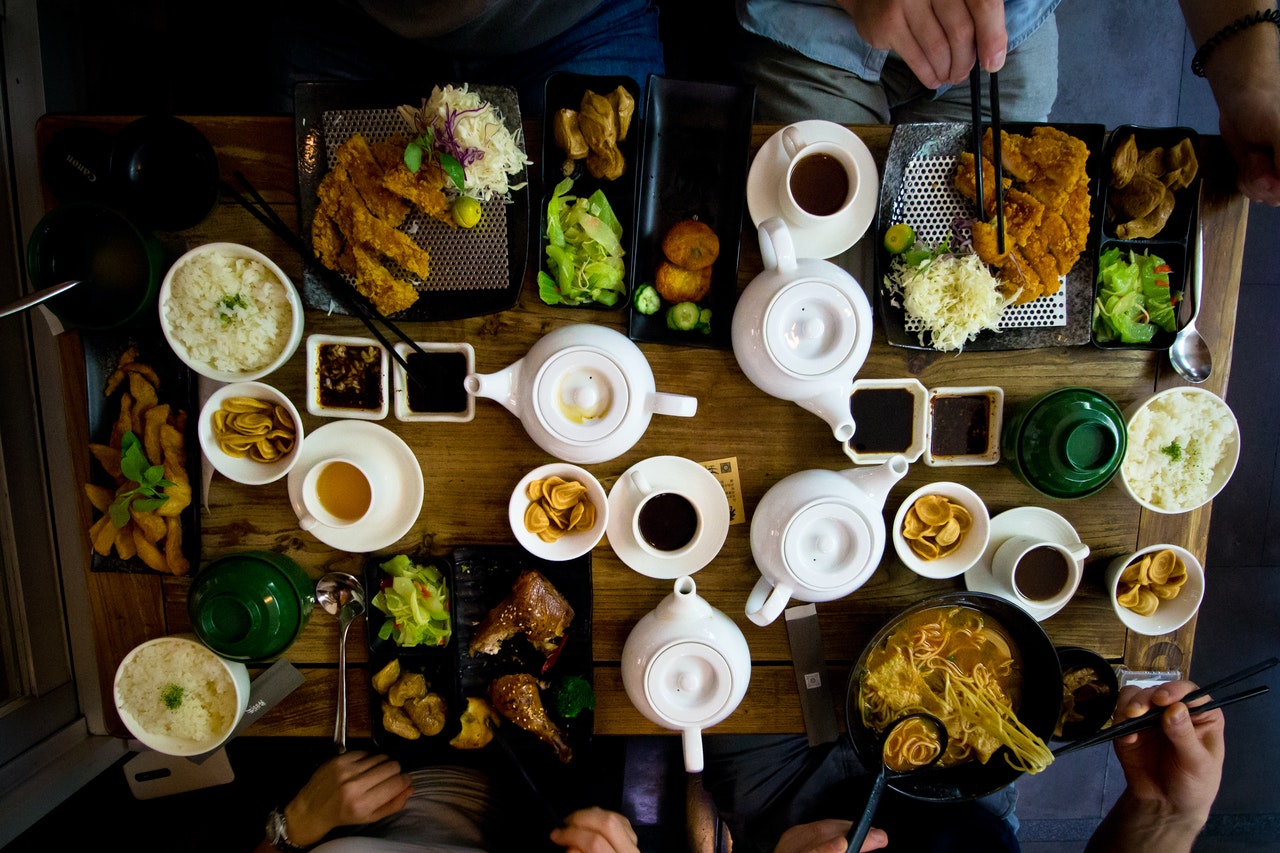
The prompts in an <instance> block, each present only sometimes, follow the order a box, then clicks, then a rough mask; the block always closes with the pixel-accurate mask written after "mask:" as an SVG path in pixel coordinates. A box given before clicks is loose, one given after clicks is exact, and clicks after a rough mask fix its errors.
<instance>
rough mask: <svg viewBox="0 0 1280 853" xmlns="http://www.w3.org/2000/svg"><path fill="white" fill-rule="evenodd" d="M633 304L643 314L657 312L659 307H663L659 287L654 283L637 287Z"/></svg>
mask: <svg viewBox="0 0 1280 853" xmlns="http://www.w3.org/2000/svg"><path fill="white" fill-rule="evenodd" d="M632 304H633V305H635V307H636V310H637V311H639V312H640V313H641V314H657V313H658V309H659V308H661V307H662V297H661V296H659V295H658V291H657V289H656V288H654V286H653V285H652V284H642V285H640V287H638V288H636V293H635V296H634V297H633V298H632Z"/></svg>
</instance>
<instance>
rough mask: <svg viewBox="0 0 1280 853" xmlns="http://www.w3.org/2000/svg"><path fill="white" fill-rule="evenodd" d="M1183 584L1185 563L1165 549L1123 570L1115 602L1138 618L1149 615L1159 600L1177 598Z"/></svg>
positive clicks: (1184, 581)
mask: <svg viewBox="0 0 1280 853" xmlns="http://www.w3.org/2000/svg"><path fill="white" fill-rule="evenodd" d="M1186 582H1187V566H1186V564H1185V563H1184V562H1182V560H1181V559H1180V558H1179V557H1178V555H1177V553H1176V552H1174V551H1173V550H1172V549H1169V548H1165V549H1163V550H1161V551H1155V552H1153V553H1151V554H1146V555H1144V556H1143V557H1142V559H1140V560H1135V561H1133V562H1132V563H1130V564H1129V565H1127V566H1125V567H1124V570H1123V571H1121V572H1120V579H1119V581H1118V582H1117V584H1116V603H1118V604H1119V605H1120V606H1121V607H1127V608H1128V609H1130V610H1132V611H1133V612H1134V613H1137V614H1138V615H1139V616H1151V615H1152V614H1154V613H1155V612H1156V609H1157V608H1158V607H1159V606H1160V602H1161V601H1169V600H1171V599H1174V598H1177V597H1178V593H1179V592H1181V591H1182V587H1183V585H1184V584H1186Z"/></svg>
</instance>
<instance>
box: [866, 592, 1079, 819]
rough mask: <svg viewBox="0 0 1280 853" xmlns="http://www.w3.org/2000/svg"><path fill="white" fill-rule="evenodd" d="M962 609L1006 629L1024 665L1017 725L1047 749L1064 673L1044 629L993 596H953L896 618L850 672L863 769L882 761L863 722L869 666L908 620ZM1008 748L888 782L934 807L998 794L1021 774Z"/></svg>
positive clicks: (877, 741)
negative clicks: (864, 683) (939, 610)
mask: <svg viewBox="0 0 1280 853" xmlns="http://www.w3.org/2000/svg"><path fill="white" fill-rule="evenodd" d="M953 607H961V608H965V609H968V610H974V611H977V612H978V613H979V614H980V615H981V616H982V619H983V623H984V625H990V624H993V623H994V624H995V626H996V627H997V629H1002V630H1003V633H1004V635H1005V636H1006V637H1007V638H1008V641H1009V644H1010V647H1011V648H1012V650H1013V652H1014V659H1015V661H1018V662H1019V671H1020V672H1021V675H1022V684H1021V687H1020V688H1019V690H1018V700H1017V702H1016V707H1015V708H1014V711H1015V712H1016V714H1017V716H1018V719H1019V720H1020V721H1021V722H1022V724H1023V725H1025V726H1026V727H1027V728H1028V729H1030V730H1031V731H1032V732H1034V733H1035V734H1036V735H1037V736H1038V737H1039V738H1040V739H1041V740H1043V741H1044V742H1045V743H1046V744H1047V743H1048V742H1049V738H1050V736H1051V735H1052V734H1053V729H1054V725H1055V724H1056V723H1057V720H1058V713H1059V711H1060V710H1061V705H1062V671H1061V669H1060V668H1059V665H1058V655H1057V652H1056V651H1055V649H1054V647H1053V643H1052V642H1050V640H1049V637H1048V635H1047V634H1045V632H1044V629H1043V628H1041V627H1040V624H1039V623H1038V622H1036V620H1035V619H1033V618H1032V617H1031V616H1029V615H1028V614H1027V613H1026V612H1025V611H1024V610H1022V609H1021V608H1019V607H1017V606H1016V605H1013V604H1010V603H1009V602H1007V601H1005V600H1004V599H1001V598H997V597H996V596H994V595H987V594H985V593H979V592H954V593H946V594H944V595H937V596H933V597H931V598H926V599H924V600H923V601H920V602H917V603H916V604H913V605H911V606H910V607H908V608H906V609H905V610H903V611H902V612H900V613H898V614H897V615H896V616H894V617H893V618H891V619H890V620H889V621H888V622H886V623H885V624H884V626H883V627H882V628H881V629H880V630H879V631H877V632H876V634H875V636H874V637H872V638H871V641H870V642H869V643H868V644H867V646H866V648H865V649H863V651H862V654H861V655H859V657H858V660H857V661H856V662H855V663H854V665H853V668H852V669H851V670H850V672H849V682H848V687H847V693H846V696H845V702H846V705H845V708H846V717H847V721H848V727H849V737H850V740H851V741H852V742H853V749H854V753H855V754H856V755H857V756H858V760H859V761H860V762H861V763H862V765H863V766H864V767H876V766H878V764H879V762H880V761H881V754H880V735H878V734H877V733H876V732H875V730H874V729H872V728H871V727H870V726H867V725H864V724H863V722H862V714H861V708H862V699H861V692H862V679H863V676H864V675H865V674H866V671H867V660H868V657H869V656H870V654H871V652H872V651H873V650H875V649H879V648H884V647H885V644H886V643H887V642H888V641H889V639H890V637H891V636H892V635H893V633H894V632H895V631H896V630H897V629H898V627H899V626H900V625H901V624H902V623H903V622H904V621H905V620H906V619H907V618H908V617H911V616H914V615H916V614H918V613H920V612H921V611H924V610H932V609H935V608H953ZM1008 753H1009V750H1008V748H1007V747H1001V748H1000V749H999V750H998V751H997V752H996V753H995V754H994V755H992V756H991V758H990V759H988V761H987V763H986V764H982V763H980V762H979V761H977V760H976V759H974V760H972V761H968V762H965V763H963V764H957V765H955V766H952V767H932V768H929V769H926V770H920V771H918V772H916V773H912V774H910V775H908V776H903V777H899V778H896V779H893V780H891V781H890V782H889V787H890V788H892V789H893V790H895V791H897V792H898V793H900V794H905V795H906V796H908V797H913V798H915V799H918V800H928V801H932V802H959V801H962V800H971V799H974V798H977V797H984V796H986V795H987V794H992V793H995V792H996V791H998V790H1000V789H1001V788H1004V787H1005V786H1007V785H1008V784H1009V783H1010V782H1013V781H1014V780H1015V779H1017V778H1018V776H1020V775H1022V771H1019V770H1015V769H1014V768H1013V767H1011V766H1010V765H1009V763H1008V762H1007V761H1005V756H1006V755H1008Z"/></svg>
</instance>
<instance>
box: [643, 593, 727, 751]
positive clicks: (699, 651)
mask: <svg viewBox="0 0 1280 853" xmlns="http://www.w3.org/2000/svg"><path fill="white" fill-rule="evenodd" d="M697 590H698V587H697V585H696V584H695V583H694V582H693V578H691V577H689V576H688V575H685V576H684V577H681V578H677V579H676V582H675V589H674V591H673V592H672V593H671V594H670V595H668V596H667V597H666V598H664V599H663V600H662V602H661V603H659V604H658V606H657V607H656V608H654V609H653V610H652V611H650V612H649V613H647V614H645V615H644V616H643V617H642V618H641V619H640V621H639V622H637V623H636V625H635V627H634V628H632V629H631V633H630V634H629V635H628V636H627V642H626V643H625V644H624V645H623V647H622V686H623V687H624V688H625V689H626V691H627V697H628V698H629V699H631V704H632V705H635V706H636V710H638V711H639V712H640V713H641V714H643V715H644V716H645V717H647V718H648V719H649V720H651V721H653V722H655V723H657V724H658V725H660V726H663V727H664V728H668V729H672V730H675V731H678V732H680V733H681V739H682V742H683V745H684V766H685V770H687V771H688V772H690V773H701V772H702V764H703V761H702V730H703V729H705V728H708V727H710V726H714V725H715V724H716V723H718V722H720V721H721V720H723V719H724V718H725V717H728V716H729V715H730V714H732V713H733V711H734V709H735V708H737V707H738V703H739V702H741V701H742V697H743V696H745V695H746V693H747V684H748V683H750V681H751V650H750V649H749V648H748V647H747V640H746V638H745V637H743V636H742V630H741V629H739V628H738V626H737V625H735V624H734V622H733V620H732V619H730V618H729V617H728V616H726V615H724V614H723V613H722V612H720V611H719V610H717V609H715V608H714V607H712V606H711V605H710V604H708V603H707V602H706V600H705V599H703V598H700V597H699V596H698V593H697Z"/></svg>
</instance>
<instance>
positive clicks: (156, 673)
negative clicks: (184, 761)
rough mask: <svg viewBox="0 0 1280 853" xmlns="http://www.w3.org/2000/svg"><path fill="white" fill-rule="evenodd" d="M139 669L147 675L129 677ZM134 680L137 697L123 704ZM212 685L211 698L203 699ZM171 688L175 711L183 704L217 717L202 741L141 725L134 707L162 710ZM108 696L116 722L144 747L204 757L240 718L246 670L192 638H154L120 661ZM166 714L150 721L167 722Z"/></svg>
mask: <svg viewBox="0 0 1280 853" xmlns="http://www.w3.org/2000/svg"><path fill="white" fill-rule="evenodd" d="M140 656H141V657H142V660H139V658H140ZM141 665H146V666H147V667H148V672H144V673H137V672H133V670H137V668H138V667H139V666H141ZM197 667H198V669H197ZM134 675H136V676H137V679H136V681H133V682H132V683H133V686H134V688H135V689H136V690H138V691H140V695H138V696H134V697H132V698H126V697H125V689H126V686H127V685H128V684H130V682H131V681H132V679H133V676H134ZM211 685H212V686H213V688H212V689H215V690H216V694H215V695H209V693H208V691H209V690H210V689H211ZM171 686H172V687H176V688H181V689H180V690H174V691H173V694H172V701H173V702H175V703H176V704H177V708H178V710H181V708H182V706H183V705H184V704H187V703H196V704H195V705H188V707H189V708H194V707H200V708H201V709H202V710H203V711H205V712H208V711H209V710H210V709H213V710H215V711H216V716H217V717H220V720H219V722H220V725H218V726H217V727H216V728H215V729H213V730H211V731H210V732H209V734H208V736H207V737H202V738H192V737H185V736H180V735H179V734H177V732H180V731H181V729H179V728H174V729H170V731H169V732H165V731H161V730H160V729H159V728H158V727H157V726H155V725H148V722H151V723H154V722H155V720H154V719H152V720H148V721H144V720H143V719H140V715H142V714H143V713H144V711H143V708H142V706H140V705H139V704H138V703H140V702H146V703H154V704H155V705H156V706H159V705H161V703H164V704H165V705H166V706H167V705H168V704H169V703H168V701H166V699H167V698H168V697H166V696H165V693H166V691H168V690H169V689H170V687H171ZM113 693H114V697H115V705H116V712H117V713H118V714H119V715H120V720H121V722H123V723H124V724H125V727H126V728H128V729H129V732H130V733H131V734H132V735H133V736H134V737H135V738H137V739H138V740H139V741H141V742H142V743H143V744H145V745H146V746H148V747H150V748H151V749H154V750H155V751H156V752H163V753H164V754H165V755H184V756H185V755H203V754H204V753H206V752H209V751H211V750H214V749H217V748H218V747H219V746H221V745H222V744H223V743H225V742H226V741H227V739H228V738H229V737H231V734H232V733H233V732H234V731H235V730H236V726H238V725H239V724H240V720H241V718H242V717H244V712H245V709H246V708H247V707H248V706H249V670H248V669H247V668H246V667H245V665H244V664H242V663H239V662H236V661H229V660H226V659H225V658H221V657H219V656H218V655H216V654H214V653H213V651H212V650H210V649H209V647H208V646H205V645H204V644H203V643H201V642H199V641H198V640H196V639H195V638H194V637H193V636H190V635H185V634H178V635H173V636H169V637H158V638H156V639H154V640H148V641H147V642H145V643H142V644H141V645H138V646H136V647H135V648H134V649H133V650H132V651H130V652H129V653H128V654H127V655H125V657H124V660H122V661H120V666H119V667H117V668H116V678H115V686H114V690H113ZM201 694H204V695H201ZM169 713H173V712H171V711H169V709H168V708H167V707H166V708H165V711H164V713H163V714H156V715H155V716H156V717H157V718H159V719H165V720H166V721H168V718H167V714H169Z"/></svg>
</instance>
